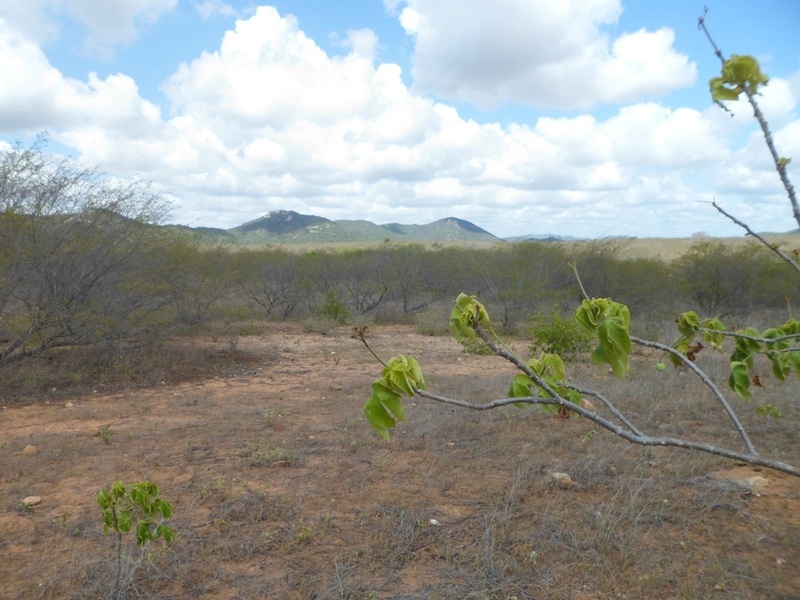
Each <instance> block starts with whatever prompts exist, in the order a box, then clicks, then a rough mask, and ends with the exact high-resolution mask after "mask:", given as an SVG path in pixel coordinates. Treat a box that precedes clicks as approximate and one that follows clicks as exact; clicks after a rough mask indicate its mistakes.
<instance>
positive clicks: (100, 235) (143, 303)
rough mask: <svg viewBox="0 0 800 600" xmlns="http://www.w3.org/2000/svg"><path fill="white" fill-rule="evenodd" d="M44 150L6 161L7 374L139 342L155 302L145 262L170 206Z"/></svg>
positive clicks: (1, 217)
mask: <svg viewBox="0 0 800 600" xmlns="http://www.w3.org/2000/svg"><path fill="white" fill-rule="evenodd" d="M43 145H44V140H43V139H40V140H39V141H38V142H37V143H35V144H34V145H33V146H31V147H30V148H21V147H17V148H14V149H12V150H9V151H6V152H4V153H3V154H1V155H0V339H1V340H2V343H0V365H1V364H3V363H5V362H8V361H10V360H14V359H16V358H21V357H24V356H30V355H36V354H41V353H42V352H44V351H46V350H48V349H50V348H53V347H58V346H65V345H78V344H91V343H95V342H97V341H100V340H108V339H115V338H119V337H121V336H124V335H126V334H129V333H130V331H131V328H132V327H133V326H134V323H135V321H136V319H137V316H140V315H141V313H142V312H143V311H144V312H146V311H148V310H149V309H150V308H152V303H153V300H154V298H153V295H152V293H151V290H148V289H146V285H145V284H144V282H143V281H142V280H141V279H140V278H138V277H137V276H136V273H137V271H138V269H139V267H140V265H139V263H138V261H137V257H140V256H141V254H142V252H143V251H144V250H145V248H146V246H147V241H148V239H150V237H151V236H152V235H153V228H152V227H151V225H153V224H156V223H158V222H160V220H161V219H162V218H163V217H164V216H165V215H166V212H167V208H168V205H167V203H166V202H165V201H164V200H163V199H162V198H161V197H160V196H158V195H157V194H155V193H153V192H152V191H151V190H150V188H149V187H148V186H147V185H145V184H142V183H141V182H138V181H131V180H128V181H122V182H112V181H110V180H108V179H107V178H104V177H102V176H101V175H99V174H98V173H97V172H95V171H93V170H86V169H82V168H79V167H77V166H75V165H74V164H73V163H71V162H70V161H68V160H57V159H55V158H54V157H52V156H49V155H46V154H44V152H43Z"/></svg>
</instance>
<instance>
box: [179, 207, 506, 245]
mask: <svg viewBox="0 0 800 600" xmlns="http://www.w3.org/2000/svg"><path fill="white" fill-rule="evenodd" d="M179 229H180V230H182V231H187V232H192V233H194V234H195V235H197V236H198V237H199V238H200V239H203V240H207V241H209V242H228V243H239V244H337V243H347V242H350V243H352V242H379V241H386V240H388V241H393V242H400V241H413V242H451V241H464V242H466V241H470V242H474V241H482V242H500V241H502V240H500V238H498V237H495V236H494V235H492V234H491V233H489V232H488V231H486V230H485V229H481V228H480V227H478V226H477V225H475V224H473V223H470V222H469V221H464V220H463V219H456V218H454V217H448V218H445V219H440V220H439V221H434V222H433V223H429V224H427V225H401V224H399V223H388V224H386V225H376V224H375V223H372V222H370V221H360V220H357V221H348V220H337V221H332V220H330V219H326V218H324V217H317V216H314V215H303V214H300V213H297V212H295V211H293V210H277V211H272V212H269V213H267V214H265V215H264V216H262V217H259V218H258V219H254V220H252V221H248V222H247V223H244V224H242V225H239V226H237V227H233V228H231V229H216V228H212V227H184V226H180V227H179Z"/></svg>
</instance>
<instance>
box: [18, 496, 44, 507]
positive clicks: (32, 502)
mask: <svg viewBox="0 0 800 600" xmlns="http://www.w3.org/2000/svg"><path fill="white" fill-rule="evenodd" d="M41 501H42V498H41V497H40V496H28V497H26V498H23V499H22V503H23V504H24V505H25V506H36V505H37V504H39V503H40V502H41Z"/></svg>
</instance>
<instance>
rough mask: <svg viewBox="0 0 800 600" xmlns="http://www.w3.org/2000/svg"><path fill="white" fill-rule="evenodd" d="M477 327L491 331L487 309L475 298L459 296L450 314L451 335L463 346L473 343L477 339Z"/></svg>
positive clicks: (464, 295)
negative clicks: (466, 343)
mask: <svg viewBox="0 0 800 600" xmlns="http://www.w3.org/2000/svg"><path fill="white" fill-rule="evenodd" d="M475 325H478V326H480V327H481V328H482V329H485V330H487V331H491V329H492V322H491V320H490V319H489V314H488V313H487V312H486V308H485V307H484V306H483V304H481V303H480V302H478V299H477V298H476V297H475V296H467V295H466V294H463V293H462V294H459V295H458V298H456V302H455V306H453V310H452V311H451V312H450V333H452V334H453V337H454V338H456V340H457V341H458V342H460V343H462V344H463V343H465V342H472V341H474V340H475V338H476V337H477V334H476V333H475Z"/></svg>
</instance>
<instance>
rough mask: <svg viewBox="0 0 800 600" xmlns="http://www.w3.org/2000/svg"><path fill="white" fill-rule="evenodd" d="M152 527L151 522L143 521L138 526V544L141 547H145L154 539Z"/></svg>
mask: <svg viewBox="0 0 800 600" xmlns="http://www.w3.org/2000/svg"><path fill="white" fill-rule="evenodd" d="M150 525H151V523H150V521H147V520H143V521H139V524H138V525H137V526H136V543H137V544H139V545H140V546H144V545H145V544H146V543H147V542H149V541H151V540H152V539H153V535H152V533H151V532H150Z"/></svg>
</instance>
